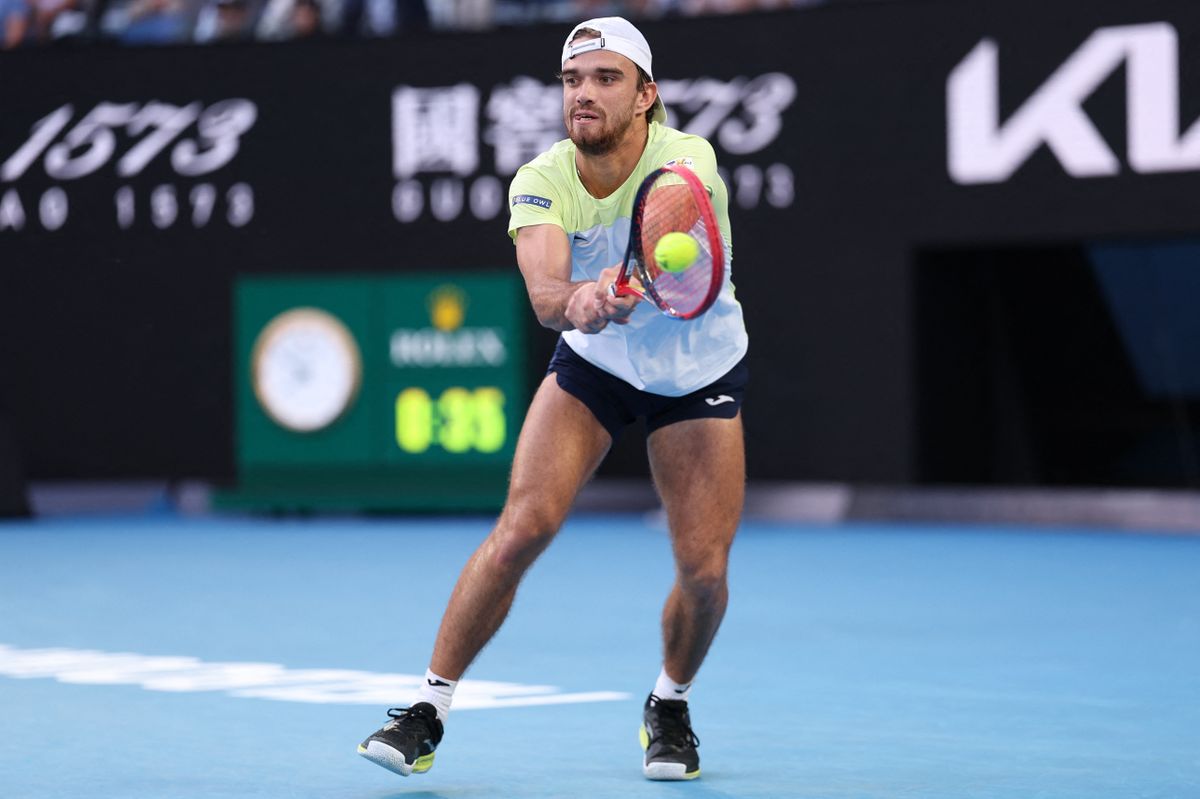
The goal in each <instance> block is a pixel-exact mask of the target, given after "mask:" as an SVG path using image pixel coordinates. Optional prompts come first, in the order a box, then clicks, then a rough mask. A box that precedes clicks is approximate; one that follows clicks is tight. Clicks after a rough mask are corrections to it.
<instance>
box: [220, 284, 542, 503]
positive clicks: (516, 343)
mask: <svg viewBox="0 0 1200 799" xmlns="http://www.w3.org/2000/svg"><path fill="white" fill-rule="evenodd" d="M526 315H527V303H526V300H525V294H524V289H523V286H522V283H521V281H520V279H519V278H518V276H516V275H514V274H512V273H511V272H504V273H469V274H458V273H456V274H453V275H449V276H448V275H444V274H437V275H434V274H414V275H402V276H389V277H349V278H343V277H339V278H328V279H323V278H311V277H296V278H244V279H242V280H240V281H239V282H238V285H237V289H236V296H235V309H234V318H235V325H236V329H235V343H236V348H237V352H236V358H235V368H236V370H237V373H236V376H235V380H234V384H235V387H236V393H237V395H236V408H235V411H236V422H237V463H238V486H237V489H236V490H233V491H229V492H225V493H224V494H222V495H221V496H220V497H219V498H218V502H219V503H220V504H222V505H224V506H226V507H250V508H263V509H277V510H289V509H294V510H309V509H314V510H315V509H337V510H431V511H437V510H443V511H444V510H485V509H494V508H498V507H499V506H500V505H501V504H503V500H504V492H505V490H506V483H507V478H508V468H509V464H510V463H511V461H512V456H513V450H514V448H515V445H516V436H517V432H518V431H519V429H520V424H521V420H522V417H523V414H524V410H525V406H526V404H527V402H528V397H527V393H526V387H525V383H524V374H525V372H524V357H525V337H524V318H525V316H526Z"/></svg>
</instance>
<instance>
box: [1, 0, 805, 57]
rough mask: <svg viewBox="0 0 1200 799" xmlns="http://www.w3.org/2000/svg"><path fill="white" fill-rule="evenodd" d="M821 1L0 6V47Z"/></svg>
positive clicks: (113, 0)
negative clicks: (1, 35) (0, 38)
mask: <svg viewBox="0 0 1200 799" xmlns="http://www.w3.org/2000/svg"><path fill="white" fill-rule="evenodd" d="M823 1H824V0H0V33H2V34H3V38H2V40H0V49H6V50H7V49H14V48H18V47H36V46H44V45H47V44H51V43H54V42H66V41H79V40H84V41H109V42H116V43H121V44H131V45H156V44H180V43H188V42H195V43H206V42H215V41H238V40H251V39H255V40H260V41H280V40H286V39H301V38H308V37H314V36H339V37H354V36H392V35H395V34H399V33H405V32H410V31H421V30H428V29H438V30H481V29H486V28H490V27H493V26H497V25H520V24H526V23H535V22H567V21H574V20H578V19H583V18H587V17H595V16H603V15H608V14H620V15H622V16H627V17H630V18H632V19H653V18H658V17H665V16H698V15H705V14H727V13H741V12H748V11H756V10H771V9H781V8H788V7H795V6H803V5H815V4H818V3H821V2H823Z"/></svg>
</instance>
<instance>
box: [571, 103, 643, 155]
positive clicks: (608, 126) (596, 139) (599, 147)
mask: <svg viewBox="0 0 1200 799" xmlns="http://www.w3.org/2000/svg"><path fill="white" fill-rule="evenodd" d="M574 111H575V109H574V108H571V109H569V110H568V112H567V113H566V117H567V120H566V122H567V134H568V136H570V139H571V141H572V142H573V143H574V144H575V146H576V147H577V148H578V149H579V151H580V152H582V153H583V154H584V155H592V156H596V155H608V154H609V153H611V152H612V151H613V150H615V149H617V145H619V144H620V143H621V140H622V139H624V138H625V134H626V133H627V132H628V131H629V128H630V126H631V125H632V124H633V106H632V105H631V106H630V107H629V108H626V109H621V110H620V111H619V112H618V113H616V114H608V113H606V114H605V115H604V120H605V122H604V125H603V126H602V127H601V128H600V129H599V130H586V131H579V130H576V129H575V124H574V120H573V119H572V118H571V116H572V114H573V113H574Z"/></svg>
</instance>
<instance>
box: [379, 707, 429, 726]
mask: <svg viewBox="0 0 1200 799" xmlns="http://www.w3.org/2000/svg"><path fill="white" fill-rule="evenodd" d="M387 714H388V717H389V718H391V719H393V721H392V726H393V727H394V726H395V725H397V724H399V723H400V722H402V721H404V720H405V719H410V718H411V719H414V720H416V721H422V722H425V726H426V727H427V728H428V727H430V726H431V725H430V724H429V721H430V719H436V718H437V716H436V715H434V714H431V713H430V712H429V711H428V710H425V709H424V708H420V709H415V708H411V707H390V708H388V712H387Z"/></svg>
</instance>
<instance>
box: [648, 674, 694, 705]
mask: <svg viewBox="0 0 1200 799" xmlns="http://www.w3.org/2000/svg"><path fill="white" fill-rule="evenodd" d="M691 692H692V684H691V683H690V682H689V683H678V682H675V681H674V680H672V679H671V678H670V677H669V676H667V669H666V667H665V666H664V667H663V669H662V671H660V672H659V673H658V682H656V683H654V695H655V696H657V697H658V698H659V699H680V700H683V701H684V702H686V701H687V698H688V694H690V693H691Z"/></svg>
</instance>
